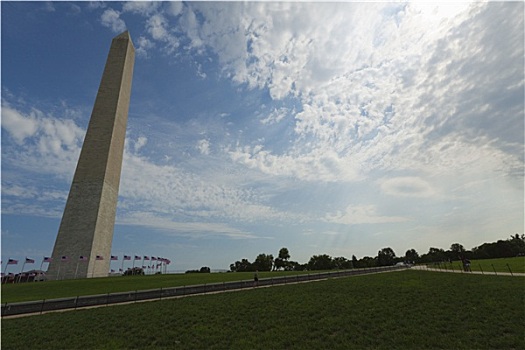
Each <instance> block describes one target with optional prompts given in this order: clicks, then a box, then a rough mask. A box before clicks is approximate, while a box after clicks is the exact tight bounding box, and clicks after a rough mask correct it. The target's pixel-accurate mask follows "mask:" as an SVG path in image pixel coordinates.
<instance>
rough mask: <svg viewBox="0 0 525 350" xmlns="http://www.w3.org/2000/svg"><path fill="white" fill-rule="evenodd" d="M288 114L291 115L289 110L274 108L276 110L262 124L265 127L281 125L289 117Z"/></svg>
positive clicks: (262, 120)
mask: <svg viewBox="0 0 525 350" xmlns="http://www.w3.org/2000/svg"><path fill="white" fill-rule="evenodd" d="M288 113H290V110H289V109H288V108H279V109H277V108H274V110H273V111H272V112H271V113H270V114H269V115H268V116H267V117H266V118H264V119H261V123H262V124H264V125H272V124H276V123H279V122H280V121H281V120H283V119H284V118H285V117H286V116H287V115H288Z"/></svg>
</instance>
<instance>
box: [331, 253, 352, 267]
mask: <svg viewBox="0 0 525 350" xmlns="http://www.w3.org/2000/svg"><path fill="white" fill-rule="evenodd" d="M332 265H333V267H334V268H335V269H339V270H347V269H351V268H352V261H350V260H348V259H347V258H345V257H344V256H341V257H338V258H334V259H333V260H332Z"/></svg>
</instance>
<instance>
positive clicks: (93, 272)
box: [91, 257, 97, 278]
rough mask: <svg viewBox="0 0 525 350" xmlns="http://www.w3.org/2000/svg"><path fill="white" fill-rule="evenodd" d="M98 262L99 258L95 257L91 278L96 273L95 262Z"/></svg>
mask: <svg viewBox="0 0 525 350" xmlns="http://www.w3.org/2000/svg"><path fill="white" fill-rule="evenodd" d="M96 263H97V258H96V257H95V261H93V270H91V278H93V276H94V275H95V264H96Z"/></svg>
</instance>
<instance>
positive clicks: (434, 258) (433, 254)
mask: <svg viewBox="0 0 525 350" xmlns="http://www.w3.org/2000/svg"><path fill="white" fill-rule="evenodd" d="M446 259H447V256H446V254H445V251H444V250H443V249H439V248H430V249H429V250H428V253H427V254H423V255H422V256H421V261H422V262H441V261H445V260H446Z"/></svg>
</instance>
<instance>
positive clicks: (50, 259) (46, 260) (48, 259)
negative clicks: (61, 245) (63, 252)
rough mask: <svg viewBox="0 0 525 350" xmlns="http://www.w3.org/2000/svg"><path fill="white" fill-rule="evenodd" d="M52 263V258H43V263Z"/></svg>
mask: <svg viewBox="0 0 525 350" xmlns="http://www.w3.org/2000/svg"><path fill="white" fill-rule="evenodd" d="M51 261H53V258H50V257H48V256H44V261H43V262H51Z"/></svg>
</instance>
